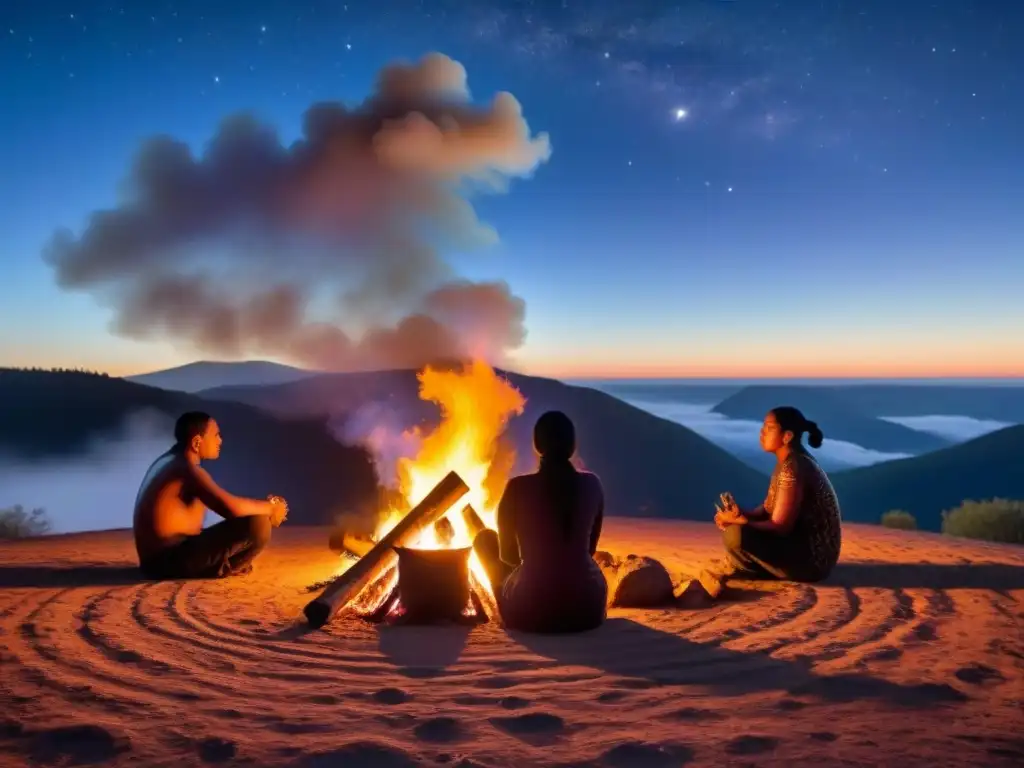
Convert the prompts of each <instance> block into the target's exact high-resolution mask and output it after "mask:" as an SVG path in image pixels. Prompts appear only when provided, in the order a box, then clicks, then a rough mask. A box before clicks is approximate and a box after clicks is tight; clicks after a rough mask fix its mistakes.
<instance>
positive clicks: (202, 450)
mask: <svg viewBox="0 0 1024 768" xmlns="http://www.w3.org/2000/svg"><path fill="white" fill-rule="evenodd" d="M174 439H175V444H174V446H172V447H171V449H170V450H169V451H167V453H165V454H163V455H161V456H160V457H158V458H157V460H156V461H154V462H153V464H152V465H150V467H149V469H148V470H147V472H146V476H145V477H144V478H143V480H142V485H141V487H140V488H139V493H138V495H137V496H136V497H135V514H134V519H133V522H132V527H133V530H134V532H135V549H136V551H137V552H138V556H139V567H140V568H141V569H142V572H143V573H144V574H145V575H146V576H147V577H149V578H151V579H194V578H220V577H222V576H229V575H232V574H238V573H248V572H249V571H250V570H252V561H253V560H254V559H255V557H256V556H257V555H258V554H259V553H260V552H262V551H263V549H264V548H265V547H266V546H267V544H268V543H269V541H270V530H271V528H276V527H277V526H279V525H280V524H281V523H282V522H284V520H285V518H286V517H287V516H288V505H287V504H286V503H285V501H284V499H282V498H280V497H277V496H271V497H270V498H269V499H268V500H267V501H262V500H258V499H245V498H241V497H238V496H233V495H232V494H230V493H228V492H227V491H225V490H224V489H223V488H221V487H220V486H219V485H217V483H215V482H214V480H213V478H212V477H210V475H209V473H208V472H207V471H206V470H205V469H203V468H202V467H201V466H200V462H201V461H203V460H207V459H216V458H217V457H218V456H220V446H221V442H222V438H221V434H220V427H219V426H218V425H217V422H216V421H215V420H214V419H213V418H211V417H210V415H209V414H206V413H201V412H199V411H191V412H189V413H185V414H183V415H182V416H181V417H180V418H179V419H178V421H177V423H176V424H175V425H174ZM206 509H210V510H211V511H213V512H215V513H216V514H218V515H220V516H221V517H223V518H225V519H224V522H222V523H218V524H216V525H213V526H210V527H209V528H207V529H205V530H204V529H203V517H204V515H205V512H206Z"/></svg>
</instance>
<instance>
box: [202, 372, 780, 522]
mask: <svg viewBox="0 0 1024 768" xmlns="http://www.w3.org/2000/svg"><path fill="white" fill-rule="evenodd" d="M504 375H506V376H507V377H508V379H509V380H510V381H511V382H512V383H513V384H514V385H515V386H516V387H517V388H518V389H519V390H520V391H521V392H522V393H523V395H524V396H525V397H526V399H527V405H526V412H525V414H524V415H523V416H522V417H518V418H515V419H513V420H512V422H511V423H510V425H509V429H508V431H507V435H506V437H507V439H510V440H512V441H513V442H514V444H515V446H516V450H517V453H518V458H519V461H518V464H517V467H516V470H517V471H527V470H530V469H532V468H533V466H534V461H535V459H534V456H533V452H532V430H533V424H534V422H535V421H536V419H537V417H538V416H539V415H540V414H541V413H542V412H543V411H545V410H549V409H558V410H562V411H564V412H565V413H567V414H568V415H569V416H570V417H571V418H572V419H573V420H574V421H575V423H576V427H577V433H578V438H579V445H580V455H581V457H582V459H583V461H584V463H585V464H586V466H587V467H588V468H589V469H591V470H593V471H595V472H597V473H598V474H599V475H600V476H601V479H602V482H603V483H604V487H605V492H606V495H607V497H608V513H609V514H614V515H644V516H651V517H675V518H683V519H697V520H700V519H708V518H709V517H710V516H711V515H712V514H713V505H714V503H715V501H716V500H717V499H718V495H719V493H721V492H722V491H725V490H731V491H732V492H733V493H734V494H735V495H736V497H737V498H738V499H741V500H742V499H747V500H749V502H750V503H755V502H756V501H760V500H761V499H762V498H763V497H764V493H765V489H766V488H767V483H768V478H767V476H766V475H764V474H761V473H759V472H757V471H756V470H754V469H752V468H751V467H749V466H747V465H746V464H744V463H743V462H741V461H740V460H738V459H736V458H735V457H733V456H732V455H731V454H729V453H728V452H727V451H725V450H723V449H721V448H719V447H718V446H716V445H715V444H714V443H712V442H710V441H709V440H706V439H705V438H703V437H701V436H700V435H698V434H697V433H696V432H693V431H692V430H690V429H687V428H686V427H683V426H680V425H679V424H676V423H675V422H671V421H668V420H665V419H661V418H658V417H657V416H653V415H651V414H650V413H648V412H646V411H644V410H641V409H639V408H635V407H633V406H631V405H629V404H627V403H624V402H622V401H621V400H618V399H616V398H614V397H612V396H611V395H608V394H605V393H604V392H599V391H597V390H594V389H589V388H585V387H576V386H570V385H567V384H563V383H561V382H558V381H555V380H552V379H544V378H538V377H533V376H524V375H520V374H513V373H505V374H504ZM417 390H418V383H417V380H416V375H415V371H411V370H401V371H382V372H375V373H348V374H323V375H320V376H316V377H311V378H307V379H303V380H301V381H296V382H292V383H290V384H281V385H276V386H267V387H222V388H219V389H216V390H212V391H207V392H204V393H202V394H203V396H204V397H206V398H209V399H224V400H237V401H240V402H245V403H248V404H251V405H255V406H258V407H260V408H264V409H266V410H268V411H270V412H272V413H276V414H287V415H303V416H307V417H309V416H323V415H330V416H332V417H333V419H334V421H335V422H336V423H340V422H344V421H345V420H346V418H349V417H351V416H352V415H353V414H356V413H358V412H359V411H360V409H363V408H365V407H366V406H367V405H369V404H375V403H378V404H383V405H384V406H385V407H386V409H387V411H388V412H389V413H392V414H395V417H396V418H398V419H399V420H400V422H401V424H402V425H412V424H418V423H425V422H426V423H429V422H431V421H434V422H436V418H437V408H436V406H435V405H433V404H432V403H425V402H423V401H421V400H420V399H419V397H418V394H417Z"/></svg>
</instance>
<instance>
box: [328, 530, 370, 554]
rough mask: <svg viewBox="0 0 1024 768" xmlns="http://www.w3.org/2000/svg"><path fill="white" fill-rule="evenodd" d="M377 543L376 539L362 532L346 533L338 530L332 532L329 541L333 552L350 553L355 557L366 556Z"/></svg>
mask: <svg viewBox="0 0 1024 768" xmlns="http://www.w3.org/2000/svg"><path fill="white" fill-rule="evenodd" d="M374 544H375V542H374V540H373V539H372V538H371V537H369V536H366V535H365V534H361V533H345V532H343V531H338V532H335V533H332V534H331V539H330V541H329V542H328V546H330V548H331V551H332V552H337V553H338V554H345V553H348V554H350V555H354V556H355V557H364V556H365V555H366V554H367V553H368V552H369V551H370V550H371V549H373V545H374Z"/></svg>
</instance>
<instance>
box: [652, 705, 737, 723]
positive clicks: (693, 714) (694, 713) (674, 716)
mask: <svg viewBox="0 0 1024 768" xmlns="http://www.w3.org/2000/svg"><path fill="white" fill-rule="evenodd" d="M724 717H725V716H724V715H722V714H719V713H718V712H713V711H712V710H710V709H699V708H697V707H683V708H682V709H677V710H675V711H674V712H669V713H668V714H667V715H665V716H664V717H663V718H662V719H663V720H682V721H685V722H688V723H699V722H707V721H708V720H722V719H723V718H724Z"/></svg>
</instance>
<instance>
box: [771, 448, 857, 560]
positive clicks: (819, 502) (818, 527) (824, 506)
mask: <svg viewBox="0 0 1024 768" xmlns="http://www.w3.org/2000/svg"><path fill="white" fill-rule="evenodd" d="M778 469H779V471H778V472H777V473H776V474H777V475H778V474H782V473H787V472H790V473H792V474H793V475H794V476H795V478H796V481H797V482H798V483H799V484H800V487H801V499H800V511H799V513H798V515H797V519H796V525H795V526H794V529H793V536H794V537H795V538H797V539H798V540H799V542H800V544H801V545H802V546H803V547H804V548H805V549H806V553H807V558H808V562H807V568H808V570H809V572H810V574H811V575H813V576H815V577H819V578H824V577H825V576H827V575H828V574H829V573H830V572H831V570H832V568H833V567H834V566H835V564H836V562H837V561H838V560H839V550H840V548H841V546H842V517H841V513H840V509H839V498H838V497H837V496H836V492H835V489H834V488H833V487H832V483H831V482H830V481H829V479H828V475H827V474H825V470H823V469H822V468H821V467H820V466H819V465H818V462H816V461H815V460H814V458H813V457H812V456H811V455H810V454H808V453H807V452H805V451H793V453H791V454H790V455H789V457H787V458H786V460H785V461H784V462H782V464H781V465H780V467H779V468H778ZM773 481H775V477H773ZM772 485H773V487H774V485H775V482H773V484H772ZM772 495H773V494H772V489H769V496H770V497H771V496H772ZM766 506H767V505H766ZM768 508H769V509H770V507H768Z"/></svg>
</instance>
